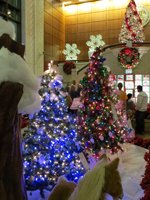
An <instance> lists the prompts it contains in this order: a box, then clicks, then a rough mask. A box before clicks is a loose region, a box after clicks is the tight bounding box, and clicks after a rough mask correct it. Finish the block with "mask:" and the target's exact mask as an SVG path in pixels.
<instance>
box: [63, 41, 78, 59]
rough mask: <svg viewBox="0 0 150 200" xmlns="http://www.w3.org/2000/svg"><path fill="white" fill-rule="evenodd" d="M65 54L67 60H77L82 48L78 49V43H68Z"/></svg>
mask: <svg viewBox="0 0 150 200" xmlns="http://www.w3.org/2000/svg"><path fill="white" fill-rule="evenodd" d="M63 54H64V55H65V56H66V60H77V55H78V54H80V50H79V49H77V45H76V44H75V43H74V44H72V45H71V44H68V43H66V46H65V49H64V50H63Z"/></svg>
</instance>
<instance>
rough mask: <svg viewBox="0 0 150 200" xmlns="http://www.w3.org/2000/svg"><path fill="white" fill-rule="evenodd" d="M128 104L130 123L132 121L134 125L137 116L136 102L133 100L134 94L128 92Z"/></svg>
mask: <svg viewBox="0 0 150 200" xmlns="http://www.w3.org/2000/svg"><path fill="white" fill-rule="evenodd" d="M127 97H128V99H127V105H126V109H127V120H128V122H129V123H131V125H130V127H131V126H132V127H133V125H132V124H133V119H134V117H135V103H134V101H133V100H132V94H131V93H128V94H127Z"/></svg>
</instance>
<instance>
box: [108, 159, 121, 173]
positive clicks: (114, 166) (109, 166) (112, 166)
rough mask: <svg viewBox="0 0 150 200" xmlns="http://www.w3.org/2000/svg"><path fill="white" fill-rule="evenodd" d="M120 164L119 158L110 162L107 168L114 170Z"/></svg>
mask: <svg viewBox="0 0 150 200" xmlns="http://www.w3.org/2000/svg"><path fill="white" fill-rule="evenodd" d="M118 165H119V158H116V159H114V160H113V161H112V162H111V163H109V164H108V165H107V166H106V168H109V169H112V170H116V169H117V168H118Z"/></svg>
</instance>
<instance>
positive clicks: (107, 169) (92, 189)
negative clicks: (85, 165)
mask: <svg viewBox="0 0 150 200" xmlns="http://www.w3.org/2000/svg"><path fill="white" fill-rule="evenodd" d="M118 164H119V158H116V159H115V160H113V161H112V162H110V163H109V164H107V163H98V164H97V165H96V166H95V167H94V168H93V169H92V170H90V171H88V172H87V173H86V174H85V175H84V177H83V178H82V179H80V181H79V182H78V184H77V185H76V184H75V183H74V182H69V181H67V180H65V179H61V180H60V181H58V183H57V184H56V186H55V187H54V189H53V190H52V192H51V194H50V196H49V199H48V200H106V194H109V195H111V196H112V198H113V200H118V199H121V198H123V189H122V184H121V178H120V174H119V172H118V170H117V168H118Z"/></svg>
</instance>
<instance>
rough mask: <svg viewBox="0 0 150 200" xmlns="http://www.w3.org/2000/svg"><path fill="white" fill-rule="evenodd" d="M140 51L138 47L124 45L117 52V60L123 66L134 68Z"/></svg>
mask: <svg viewBox="0 0 150 200" xmlns="http://www.w3.org/2000/svg"><path fill="white" fill-rule="evenodd" d="M139 59H140V53H139V51H138V49H136V48H133V47H131V48H130V47H125V48H123V49H121V51H120V52H119V54H118V61H119V62H120V63H121V65H123V67H124V68H128V69H132V68H135V67H136V65H137V64H138V63H139Z"/></svg>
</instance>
